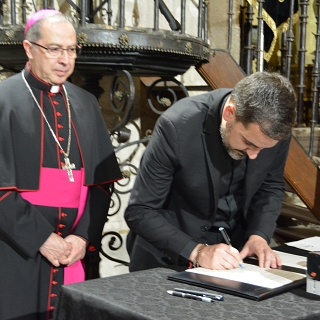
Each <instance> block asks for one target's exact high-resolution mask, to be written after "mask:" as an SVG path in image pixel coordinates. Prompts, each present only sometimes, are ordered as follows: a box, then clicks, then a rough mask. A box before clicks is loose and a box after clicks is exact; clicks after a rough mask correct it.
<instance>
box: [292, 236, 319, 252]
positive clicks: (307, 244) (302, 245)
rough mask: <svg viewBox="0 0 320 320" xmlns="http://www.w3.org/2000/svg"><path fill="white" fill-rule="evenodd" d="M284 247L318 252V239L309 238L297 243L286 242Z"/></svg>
mask: <svg viewBox="0 0 320 320" xmlns="http://www.w3.org/2000/svg"><path fill="white" fill-rule="evenodd" d="M286 245H288V246H292V247H296V248H299V249H303V250H307V251H320V237H310V238H306V239H302V240H298V241H291V242H287V243H286Z"/></svg>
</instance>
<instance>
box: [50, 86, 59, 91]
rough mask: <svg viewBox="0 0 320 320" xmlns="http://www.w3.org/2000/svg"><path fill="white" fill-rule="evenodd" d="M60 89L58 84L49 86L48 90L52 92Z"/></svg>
mask: <svg viewBox="0 0 320 320" xmlns="http://www.w3.org/2000/svg"><path fill="white" fill-rule="evenodd" d="M59 90H60V86H51V88H50V92H52V93H58V92H59Z"/></svg>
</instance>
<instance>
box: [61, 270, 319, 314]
mask: <svg viewBox="0 0 320 320" xmlns="http://www.w3.org/2000/svg"><path fill="white" fill-rule="evenodd" d="M171 273H175V271H172V270H169V269H163V268H157V269H151V270H146V271H138V272H133V273H129V274H124V275H120V276H113V277H107V278H101V279H95V280H89V281H86V282H82V283H77V284H72V285H67V286H62V289H61V292H60V295H59V303H58V307H57V309H56V310H55V319H56V320H73V319H74V320H81V319H95V320H96V319H108V320H109V319H121V320H130V319H137V320H138V319H139V320H143V319H154V320H168V319H175V320H187V319H190V320H195V319H221V320H227V319H228V320H232V319H234V320H250V319H259V320H264V319H265V320H270V319H279V320H284V319H290V320H292V319H314V320H315V319H317V320H319V319H320V296H318V295H313V294H309V293H307V292H306V288H305V286H301V287H299V288H296V289H293V290H292V291H290V292H287V293H283V294H280V295H277V296H275V297H272V298H269V299H266V300H263V301H259V302H258V301H253V300H249V299H245V298H240V297H237V296H233V295H229V294H224V301H215V302H213V303H206V302H201V301H195V300H190V299H185V298H179V297H174V296H171V295H169V294H168V293H167V290H173V289H174V288H185V289H193V290H198V291H206V292H211V293H212V292H213V293H219V292H218V291H210V290H208V289H202V288H199V287H195V286H192V285H186V284H182V283H178V282H174V281H170V280H167V275H169V274H171Z"/></svg>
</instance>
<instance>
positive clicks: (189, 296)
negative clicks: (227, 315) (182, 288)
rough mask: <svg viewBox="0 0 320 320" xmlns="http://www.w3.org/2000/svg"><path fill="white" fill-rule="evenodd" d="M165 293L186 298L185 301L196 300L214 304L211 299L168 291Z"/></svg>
mask: <svg viewBox="0 0 320 320" xmlns="http://www.w3.org/2000/svg"><path fill="white" fill-rule="evenodd" d="M167 292H168V293H169V294H171V295H172V296H175V297H180V298H187V299H192V300H197V301H202V302H214V300H213V299H211V298H208V297H201V296H197V295H194V294H190V293H184V292H178V291H173V290H168V291H167Z"/></svg>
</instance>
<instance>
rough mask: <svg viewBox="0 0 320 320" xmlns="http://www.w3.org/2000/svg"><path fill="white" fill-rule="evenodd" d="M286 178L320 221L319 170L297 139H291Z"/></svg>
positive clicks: (285, 171)
mask: <svg viewBox="0 0 320 320" xmlns="http://www.w3.org/2000/svg"><path fill="white" fill-rule="evenodd" d="M284 177H285V179H286V181H287V182H288V184H289V185H290V186H291V187H292V188H293V189H294V190H295V192H296V193H297V194H298V196H299V197H300V198H301V200H302V201H303V202H304V203H305V204H306V206H307V207H308V209H309V210H310V211H311V212H312V213H313V214H314V215H315V217H316V218H317V219H318V220H320V178H319V168H318V167H317V166H316V165H315V164H314V163H313V162H312V161H311V159H310V158H309V156H308V155H307V154H306V153H305V151H304V150H303V149H302V147H301V146H300V144H299V143H298V142H297V140H296V139H295V137H292V139H291V143H290V150H289V155H288V158H287V162H286V166H285V170H284Z"/></svg>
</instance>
